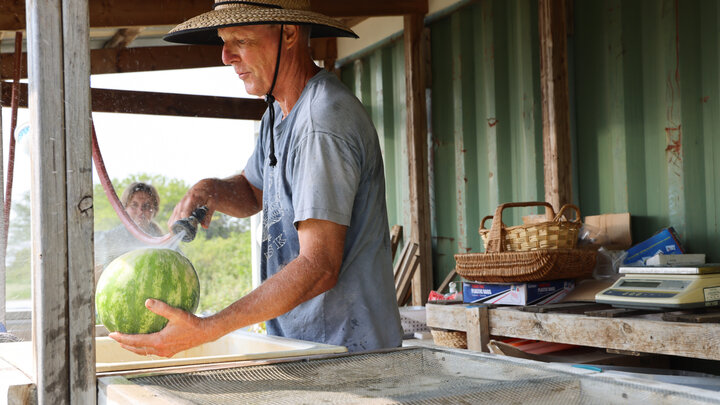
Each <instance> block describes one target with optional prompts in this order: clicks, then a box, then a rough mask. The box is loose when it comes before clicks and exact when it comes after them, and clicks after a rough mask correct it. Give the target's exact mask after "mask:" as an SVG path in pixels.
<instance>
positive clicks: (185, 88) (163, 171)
mask: <svg viewBox="0 0 720 405" xmlns="http://www.w3.org/2000/svg"><path fill="white" fill-rule="evenodd" d="M90 82H91V86H92V87H94V88H106V89H121V90H140V91H155V92H168V93H184V94H199V95H213V96H228V97H252V96H249V95H248V94H247V93H246V92H245V88H244V86H243V84H242V81H241V80H240V79H239V78H238V77H237V75H236V74H235V72H234V71H233V69H232V67H228V66H224V67H213V68H202V69H185V70H168V71H159V72H142V73H118V74H106V75H93V76H92V77H91V79H90ZM2 115H3V117H2V126H3V159H4V164H3V168H4V169H3V172H4V173H6V171H7V159H8V145H9V142H10V137H9V136H8V135H7V134H9V131H10V108H3V109H2ZM28 121H29V113H28V110H27V109H20V110H19V113H18V130H20V129H22V127H23V126H24V125H27V123H28ZM93 121H94V123H95V129H96V132H97V136H98V144H99V146H100V151H101V154H102V155H103V160H104V162H105V166H106V168H107V171H108V175H109V176H110V178H112V179H122V178H125V177H127V176H129V175H133V174H139V173H147V174H151V175H155V174H159V175H163V176H165V177H167V178H175V179H181V180H183V181H185V182H186V183H187V184H188V185H189V186H190V185H192V184H194V183H195V182H197V181H198V180H200V179H202V178H205V177H226V176H230V175H233V174H235V173H239V172H240V171H242V169H243V168H244V167H245V163H246V162H247V160H248V158H249V157H250V154H251V152H252V149H253V146H254V144H255V141H254V136H255V135H254V133H255V126H256V123H255V122H254V121H243V120H230V119H216V118H188V117H166V116H153V115H139V114H111V113H93ZM28 138H29V137H27V136H23V137H21V138H20V140H18V141H17V142H18V144H17V147H16V152H15V153H16V158H15V176H14V185H13V199H15V198H19V195H20V194H21V193H23V192H25V191H27V190H29V189H30V156H29V147H28ZM93 182H95V183H98V182H99V180H98V177H97V172H96V171H95V169H94V165H93ZM16 196H17V197H16Z"/></svg>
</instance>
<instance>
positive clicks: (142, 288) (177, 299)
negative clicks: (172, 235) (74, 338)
mask: <svg viewBox="0 0 720 405" xmlns="http://www.w3.org/2000/svg"><path fill="white" fill-rule="evenodd" d="M148 298H155V299H157V300H160V301H163V302H165V303H166V304H168V305H171V306H173V307H175V308H180V309H183V310H185V311H188V312H190V313H194V312H195V310H196V309H197V307H198V303H199V302H200V280H199V279H198V276H197V272H196V271H195V268H194V267H193V265H192V263H190V260H188V259H187V258H186V257H185V256H183V255H182V253H180V252H177V251H175V250H171V249H137V250H132V251H130V252H127V253H125V254H123V255H122V256H120V257H118V258H116V259H115V260H113V261H112V262H110V264H109V265H108V266H107V268H105V270H104V271H103V272H102V275H101V276H100V280H98V285H97V290H96V292H95V307H96V310H97V314H98V318H99V319H100V321H101V322H102V324H103V325H105V327H106V328H107V329H108V330H109V331H110V332H115V331H118V332H122V333H154V332H158V331H159V330H161V329H162V328H164V327H165V325H166V324H167V319H166V318H164V317H162V316H160V315H156V314H155V313H153V312H152V311H150V310H149V309H147V308H145V300H146V299H148Z"/></svg>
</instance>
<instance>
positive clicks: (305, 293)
mask: <svg viewBox="0 0 720 405" xmlns="http://www.w3.org/2000/svg"><path fill="white" fill-rule="evenodd" d="M318 266H322V264H319V263H312V262H311V261H310V260H308V259H306V258H304V257H303V256H298V257H297V258H296V259H295V260H293V261H292V262H290V263H288V265H287V266H285V268H283V270H282V271H280V272H279V273H278V274H276V275H274V276H273V277H270V278H269V279H268V280H266V281H265V282H264V283H262V285H260V286H259V287H258V288H257V289H255V290H253V291H252V292H250V293H249V294H248V295H246V296H244V297H243V298H241V299H239V300H237V301H235V302H234V303H233V304H232V305H230V306H229V307H227V308H225V309H224V310H222V311H220V312H219V313H217V314H216V315H213V316H212V317H210V318H209V319H208V321H209V324H210V328H211V329H212V332H211V334H212V335H213V336H214V338H215V339H218V338H220V337H221V336H223V335H225V334H227V333H230V332H232V331H234V330H237V329H239V328H243V327H246V326H248V325H253V324H256V323H259V322H263V321H266V320H269V319H273V318H277V317H278V316H280V315H282V314H284V313H286V312H288V311H290V310H291V309H293V308H295V307H296V306H298V305H299V304H301V303H303V302H305V301H307V300H309V299H311V298H313V297H315V296H317V295H320V294H322V293H324V292H325V291H327V290H329V289H330V288H332V287H333V286H334V285H335V282H336V276H337V275H336V274H333V272H332V271H331V270H327V271H326V270H325V269H323V268H321V267H320V268H319V267H318Z"/></svg>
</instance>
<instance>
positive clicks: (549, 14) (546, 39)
mask: <svg viewBox="0 0 720 405" xmlns="http://www.w3.org/2000/svg"><path fill="white" fill-rule="evenodd" d="M565 11H566V0H538V19H539V23H538V26H539V30H540V88H541V90H542V115H543V150H544V157H545V165H544V166H545V201H547V202H549V203H550V204H552V205H553V207H554V208H555V209H556V210H557V209H559V208H560V207H561V206H562V205H563V204H566V203H569V202H572V171H571V165H570V163H571V149H570V106H569V100H568V98H569V95H568V67H567V22H566V13H565Z"/></svg>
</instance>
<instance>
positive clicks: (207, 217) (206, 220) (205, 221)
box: [200, 208, 215, 229]
mask: <svg viewBox="0 0 720 405" xmlns="http://www.w3.org/2000/svg"><path fill="white" fill-rule="evenodd" d="M214 213H215V210H213V209H210V208H208V211H207V214H205V218H203V220H202V222H201V223H200V225H202V227H203V228H205V229H208V227H209V226H210V220H212V216H213V214H214Z"/></svg>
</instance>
